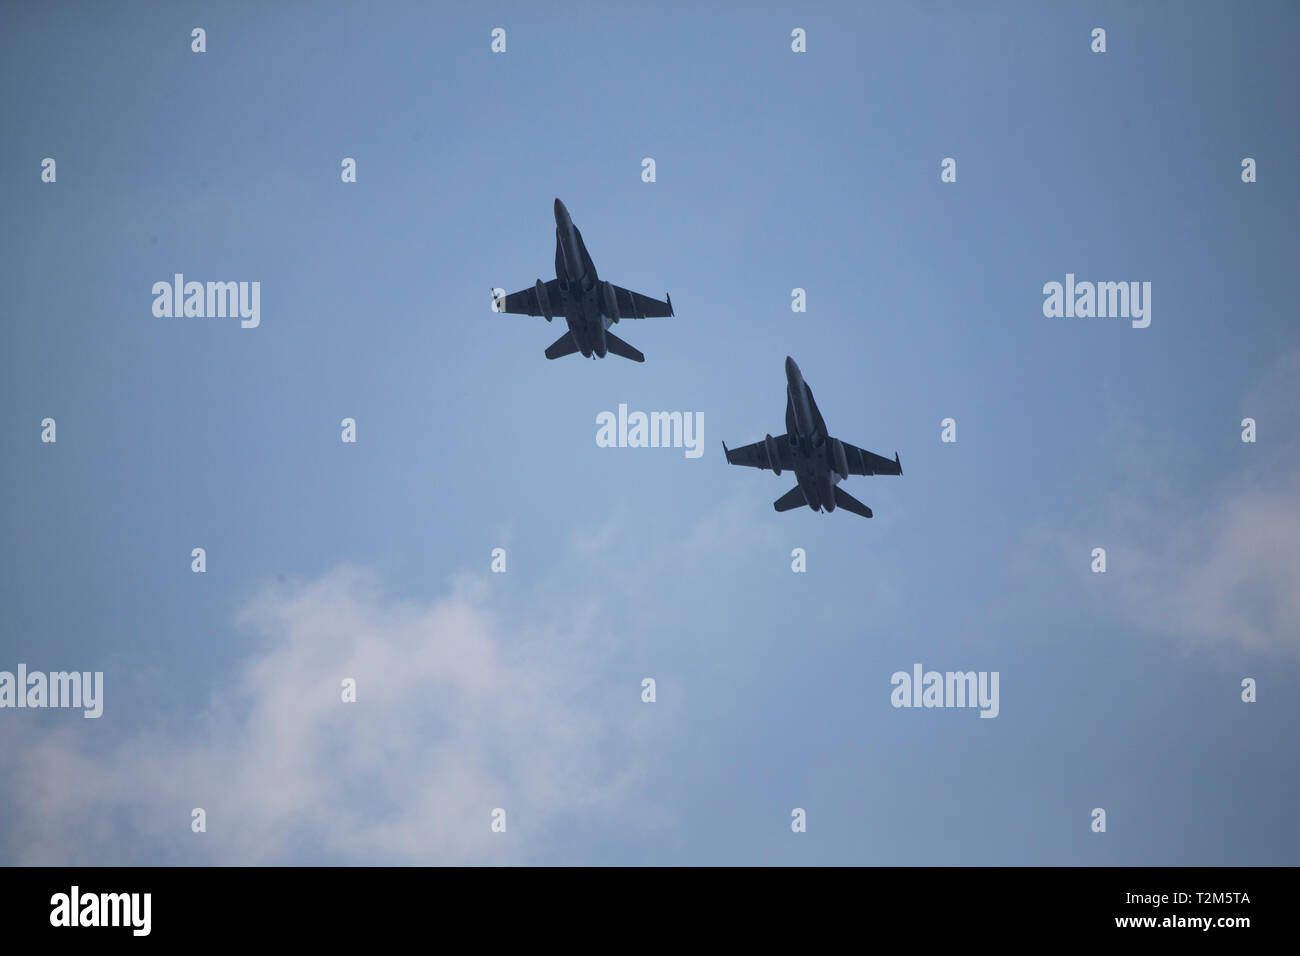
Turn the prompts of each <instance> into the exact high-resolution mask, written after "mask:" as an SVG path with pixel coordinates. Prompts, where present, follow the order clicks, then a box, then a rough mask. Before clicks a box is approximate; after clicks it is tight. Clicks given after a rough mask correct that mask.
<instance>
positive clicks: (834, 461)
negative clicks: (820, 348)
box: [722, 356, 903, 518]
mask: <svg viewBox="0 0 1300 956" xmlns="http://www.w3.org/2000/svg"><path fill="white" fill-rule="evenodd" d="M785 379H786V389H785V392H786V400H785V429H786V434H784V435H782V436H781V437H780V438H773V437H772V436H771V435H768V436H766V437H765V438H764V439H763V440H762V441H756V442H754V444H752V445H746V446H745V447H743V448H728V447H727V443H726V442H723V443H722V450H723V451H724V452H726V454H727V461H729V462H731V464H733V465H748V466H750V467H751V468H770V469H772V470H773V471H774V472H776V473H777V474H778V475H779V474H781V472H782V471H793V472H794V477H795V481H797V482H798V484H797V485H795V486H794V487H793V488H791V489H790V490H789V491H788V492H787V493H786V494H784V495H782V496H781V497H780V498H778V499H777V500H776V501H775V502H773V504H772V507H774V508H775V509H776V510H777V511H790V510H791V509H792V508H802V507H803V506H804V505H807V506H808V507H810V508H812V510H813V511H818V510H823V509H824V510H825V511H827V512H831V511H834V510H835V509H836V508H843V509H844V510H845V511H852V512H853V513H854V514H856V515H862V517H864V518H870V517H871V509H870V508H868V507H867V506H866V505H864V504H863V503H862V502H861V501H858V500H857V499H856V498H854V497H853V496H852V495H850V494H849V493H848V492H846V491H845V490H844V489H842V488H840V487H838V484H839V482H840V481H842V480H843V479H845V478H847V477H848V476H849V475H901V474H902V473H903V465H902V463H901V462H900V461H899V460H898V453H897V452H895V453H894V460H893V461H890V460H889V459H888V458H882V457H881V456H880V455H876V454H873V453H872V452H869V451H863V450H862V449H861V448H855V447H854V446H853V445H850V444H849V443H848V442H842V441H840V440H839V439H838V438H832V437H831V436H830V433H829V432H827V431H826V422H825V421H824V420H823V419H822V413H821V412H820V411H819V410H818V408H817V403H816V402H815V401H813V393H812V389H810V388H809V387H808V385H807V383H806V382H804V380H803V375H801V374H800V373H799V366H798V365H796V364H795V363H794V359H792V358H790V357H789V356H786V360H785Z"/></svg>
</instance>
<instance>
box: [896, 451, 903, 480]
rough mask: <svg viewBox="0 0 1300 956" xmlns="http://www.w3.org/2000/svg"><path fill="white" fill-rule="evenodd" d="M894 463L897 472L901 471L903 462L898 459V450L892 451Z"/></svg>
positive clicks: (900, 472)
mask: <svg viewBox="0 0 1300 956" xmlns="http://www.w3.org/2000/svg"><path fill="white" fill-rule="evenodd" d="M894 464H895V465H897V466H898V473H899V474H900V475H901V474H902V473H903V463H902V462H901V461H899V460H898V452H894Z"/></svg>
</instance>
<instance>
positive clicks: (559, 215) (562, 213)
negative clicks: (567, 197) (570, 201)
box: [555, 197, 569, 222]
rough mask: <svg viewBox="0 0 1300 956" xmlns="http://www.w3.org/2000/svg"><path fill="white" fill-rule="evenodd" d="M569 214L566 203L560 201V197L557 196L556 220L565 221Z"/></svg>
mask: <svg viewBox="0 0 1300 956" xmlns="http://www.w3.org/2000/svg"><path fill="white" fill-rule="evenodd" d="M568 215H569V210H567V209H565V208H564V203H562V202H560V200H559V198H558V197H557V198H556V200H555V221H556V222H564V219H565V217H566V216H568Z"/></svg>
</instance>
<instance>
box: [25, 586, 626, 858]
mask: <svg viewBox="0 0 1300 956" xmlns="http://www.w3.org/2000/svg"><path fill="white" fill-rule="evenodd" d="M491 598H492V594H491V590H490V588H489V586H488V585H487V584H485V583H484V582H483V581H482V580H481V579H480V580H475V579H469V578H466V579H463V580H460V581H458V582H456V583H455V584H454V586H453V587H452V589H451V591H450V593H448V594H446V595H444V596H443V597H440V598H438V599H437V600H435V601H433V602H432V603H419V602H398V601H393V600H391V599H390V598H388V597H386V596H385V595H384V594H382V592H381V590H380V588H379V586H378V583H377V582H376V580H375V578H374V577H373V575H371V574H369V573H367V572H365V571H363V570H360V569H357V568H354V567H341V568H338V569H336V570H334V571H332V572H330V573H328V574H326V575H325V576H323V577H322V578H320V579H318V580H315V581H310V582H306V583H303V584H300V585H295V586H291V587H280V588H273V589H267V590H266V591H264V592H263V593H262V594H261V595H260V596H258V597H257V598H256V599H255V600H253V601H252V602H251V603H250V604H249V605H248V606H247V607H246V608H244V610H243V611H242V613H241V615H240V622H241V624H242V626H243V627H244V628H246V629H247V630H248V631H249V632H250V633H251V634H252V635H254V637H255V646H254V651H253V653H252V654H251V656H250V657H249V658H248V660H246V661H245V663H244V665H243V666H242V668H241V669H240V672H239V677H238V679H237V681H236V682H235V684H234V685H233V686H230V687H224V688H217V689H216V690H214V692H213V694H212V698H211V701H210V704H209V706H208V707H207V709H206V713H205V718H204V720H203V721H202V723H201V727H200V729H199V730H198V731H197V732H189V733H187V732H181V731H176V730H170V729H162V730H150V731H146V732H139V733H133V734H129V735H127V736H125V737H122V736H121V735H120V733H117V732H114V731H113V730H112V724H111V720H110V717H109V716H108V715H106V717H105V718H103V719H101V721H99V722H96V723H98V724H100V725H102V726H99V727H94V728H91V727H90V724H91V723H92V722H90V721H85V722H84V726H82V725H80V724H79V725H78V726H77V727H76V728H75V729H73V728H69V727H63V728H60V729H59V730H58V731H55V732H52V733H48V734H33V735H31V736H29V737H28V738H27V739H25V740H24V741H23V744H24V746H23V747H22V748H21V749H14V750H12V751H11V752H10V753H9V754H8V755H7V756H6V759H5V763H6V767H7V770H9V771H10V772H11V773H12V774H13V776H12V777H11V778H10V782H11V784H12V786H11V788H10V789H11V794H10V796H11V798H12V800H13V802H14V803H15V804H16V810H17V814H18V818H19V819H20V820H21V826H20V827H17V828H15V830H14V831H11V833H10V835H9V836H10V839H11V840H12V841H13V848H14V850H15V853H16V862H19V863H24V864H94V863H100V864H103V863H109V864H113V863H126V862H135V863H148V862H214V863H221V864H265V863H291V862H300V861H304V860H305V861H307V862H335V861H339V862H346V861H354V862H370V863H398V864H403V863H411V864H439V863H480V862H481V863H498V862H527V861H530V860H534V859H536V858H537V857H538V856H539V855H544V851H545V846H546V844H547V841H548V840H550V839H551V836H550V834H549V832H548V828H549V827H551V825H553V824H556V823H557V822H558V821H560V820H561V819H562V818H563V817H565V816H567V815H574V816H575V817H577V818H579V819H586V820H588V821H590V819H591V817H592V816H599V815H600V814H602V813H609V812H615V811H617V812H627V811H628V806H627V801H629V800H632V801H634V800H635V798H634V796H633V794H632V789H631V788H630V787H629V786H628V785H629V783H630V782H631V781H632V780H633V778H634V776H635V769H634V768H636V767H637V765H638V764H644V763H645V762H646V761H645V759H643V758H642V756H641V755H640V754H639V752H638V750H639V748H640V742H639V734H638V730H637V728H638V727H639V724H638V722H637V720H636V719H635V718H634V717H631V716H620V714H623V715H627V714H629V713H631V710H630V709H634V708H635V707H636V706H637V705H638V704H639V698H638V697H637V694H638V693H639V688H638V687H636V686H635V682H633V683H632V685H631V686H629V687H623V686H615V682H610V681H606V682H601V681H598V680H596V679H595V678H594V677H593V676H591V675H593V674H595V673H599V670H600V668H599V662H600V660H601V659H602V657H603V654H604V651H603V648H605V647H606V646H607V645H608V643H609V635H608V633H606V632H605V631H602V630H600V629H598V628H597V627H596V626H595V625H594V623H590V622H589V623H586V624H583V625H581V626H580V629H577V630H569V629H566V628H562V627H561V628H556V627H553V626H547V625H539V624H534V623H531V621H532V620H533V618H532V617H531V616H530V617H529V621H530V623H526V624H519V623H518V622H515V621H512V620H506V619H503V617H502V616H500V615H499V614H498V613H496V612H494V610H493V609H492V601H491ZM551 617H555V618H557V619H558V615H551ZM575 675H578V676H576V677H575ZM345 677H352V678H355V679H356V681H357V688H358V691H357V694H358V701H357V702H356V703H354V704H345V703H343V702H342V701H341V699H340V689H341V688H340V684H341V681H342V680H343V679H344V678H345ZM623 702H626V704H624V703H623ZM11 717H12V715H11ZM193 807H203V808H204V809H205V810H206V811H207V820H208V832H207V833H206V834H193V833H191V832H190V825H189V824H190V811H191V808H193ZM494 807H504V808H505V809H506V811H507V814H508V821H509V829H508V831H507V833H506V834H504V835H502V834H494V833H492V832H490V828H489V824H490V813H491V811H492V809H493V808H494ZM633 812H634V811H633Z"/></svg>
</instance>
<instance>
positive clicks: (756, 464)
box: [722, 435, 848, 471]
mask: <svg viewBox="0 0 1300 956" xmlns="http://www.w3.org/2000/svg"><path fill="white" fill-rule="evenodd" d="M774 441H775V442H776V453H777V456H778V457H779V458H780V459H781V460H780V462H779V464H780V466H781V470H782V471H793V470H794V455H792V454H791V453H790V436H788V435H779V436H777V437H776V438H775V439H774ZM847 447H848V446H847V445H846V446H845V448H847ZM722 450H723V451H725V452H726V453H727V461H728V462H730V463H731V464H733V465H746V466H748V467H750V468H770V467H771V465H770V464H769V463H768V460H767V442H766V441H756V442H754V444H752V445H743V446H742V447H740V448H728V447H727V445H726V443H725V442H724V443H723V445H722Z"/></svg>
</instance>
